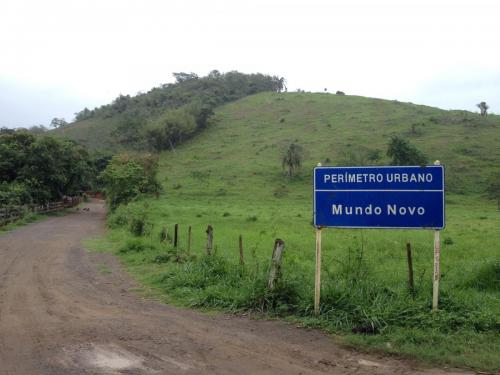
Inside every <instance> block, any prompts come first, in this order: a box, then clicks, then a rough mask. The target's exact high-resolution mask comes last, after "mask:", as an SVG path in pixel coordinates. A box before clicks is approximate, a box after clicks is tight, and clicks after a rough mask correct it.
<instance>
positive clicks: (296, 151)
mask: <svg viewBox="0 0 500 375" xmlns="http://www.w3.org/2000/svg"><path fill="white" fill-rule="evenodd" d="M301 163H302V147H300V146H299V145H296V144H295V143H292V144H290V146H289V147H288V149H287V150H286V151H285V153H284V155H283V159H282V161H281V167H282V168H283V169H287V174H288V177H289V178H292V177H293V175H294V174H295V172H296V171H298V170H299V169H300V166H301Z"/></svg>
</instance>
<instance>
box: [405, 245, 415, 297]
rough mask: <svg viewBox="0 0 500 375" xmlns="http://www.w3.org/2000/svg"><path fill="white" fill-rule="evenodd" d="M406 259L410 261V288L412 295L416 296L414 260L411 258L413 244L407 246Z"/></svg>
mask: <svg viewBox="0 0 500 375" xmlns="http://www.w3.org/2000/svg"><path fill="white" fill-rule="evenodd" d="M406 258H407V260H408V288H409V289H410V293H411V294H412V295H414V294H415V283H414V281H413V259H412V257H411V243H409V242H408V243H407V244H406Z"/></svg>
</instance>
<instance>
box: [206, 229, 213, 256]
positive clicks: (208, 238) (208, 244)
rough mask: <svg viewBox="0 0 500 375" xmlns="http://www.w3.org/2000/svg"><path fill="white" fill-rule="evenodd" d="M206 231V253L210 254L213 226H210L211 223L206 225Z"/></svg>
mask: <svg viewBox="0 0 500 375" xmlns="http://www.w3.org/2000/svg"><path fill="white" fill-rule="evenodd" d="M206 233H207V255H212V246H213V240H214V228H212V226H211V225H208V227H207V230H206Z"/></svg>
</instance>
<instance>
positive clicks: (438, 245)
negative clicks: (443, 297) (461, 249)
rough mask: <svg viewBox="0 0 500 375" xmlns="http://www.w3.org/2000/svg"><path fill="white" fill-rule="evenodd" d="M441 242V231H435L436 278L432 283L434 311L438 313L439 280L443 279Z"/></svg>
mask: <svg viewBox="0 0 500 375" xmlns="http://www.w3.org/2000/svg"><path fill="white" fill-rule="evenodd" d="M440 257H441V241H440V238H439V230H435V231H434V278H433V282H432V311H437V309H438V304H439V280H440V279H441V269H440V268H441V265H440V261H441V260H440Z"/></svg>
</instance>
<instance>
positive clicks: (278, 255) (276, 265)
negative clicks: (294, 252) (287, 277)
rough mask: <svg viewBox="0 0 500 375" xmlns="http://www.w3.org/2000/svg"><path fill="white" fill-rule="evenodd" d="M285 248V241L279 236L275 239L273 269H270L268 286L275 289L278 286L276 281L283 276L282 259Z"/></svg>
mask: <svg viewBox="0 0 500 375" xmlns="http://www.w3.org/2000/svg"><path fill="white" fill-rule="evenodd" d="M284 250H285V241H283V240H280V239H279V238H278V239H276V241H274V249H273V257H272V260H271V269H270V270H269V280H268V282H267V288H268V289H269V290H273V289H274V287H275V286H276V281H278V279H279V278H280V276H281V260H282V258H283V251H284Z"/></svg>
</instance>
